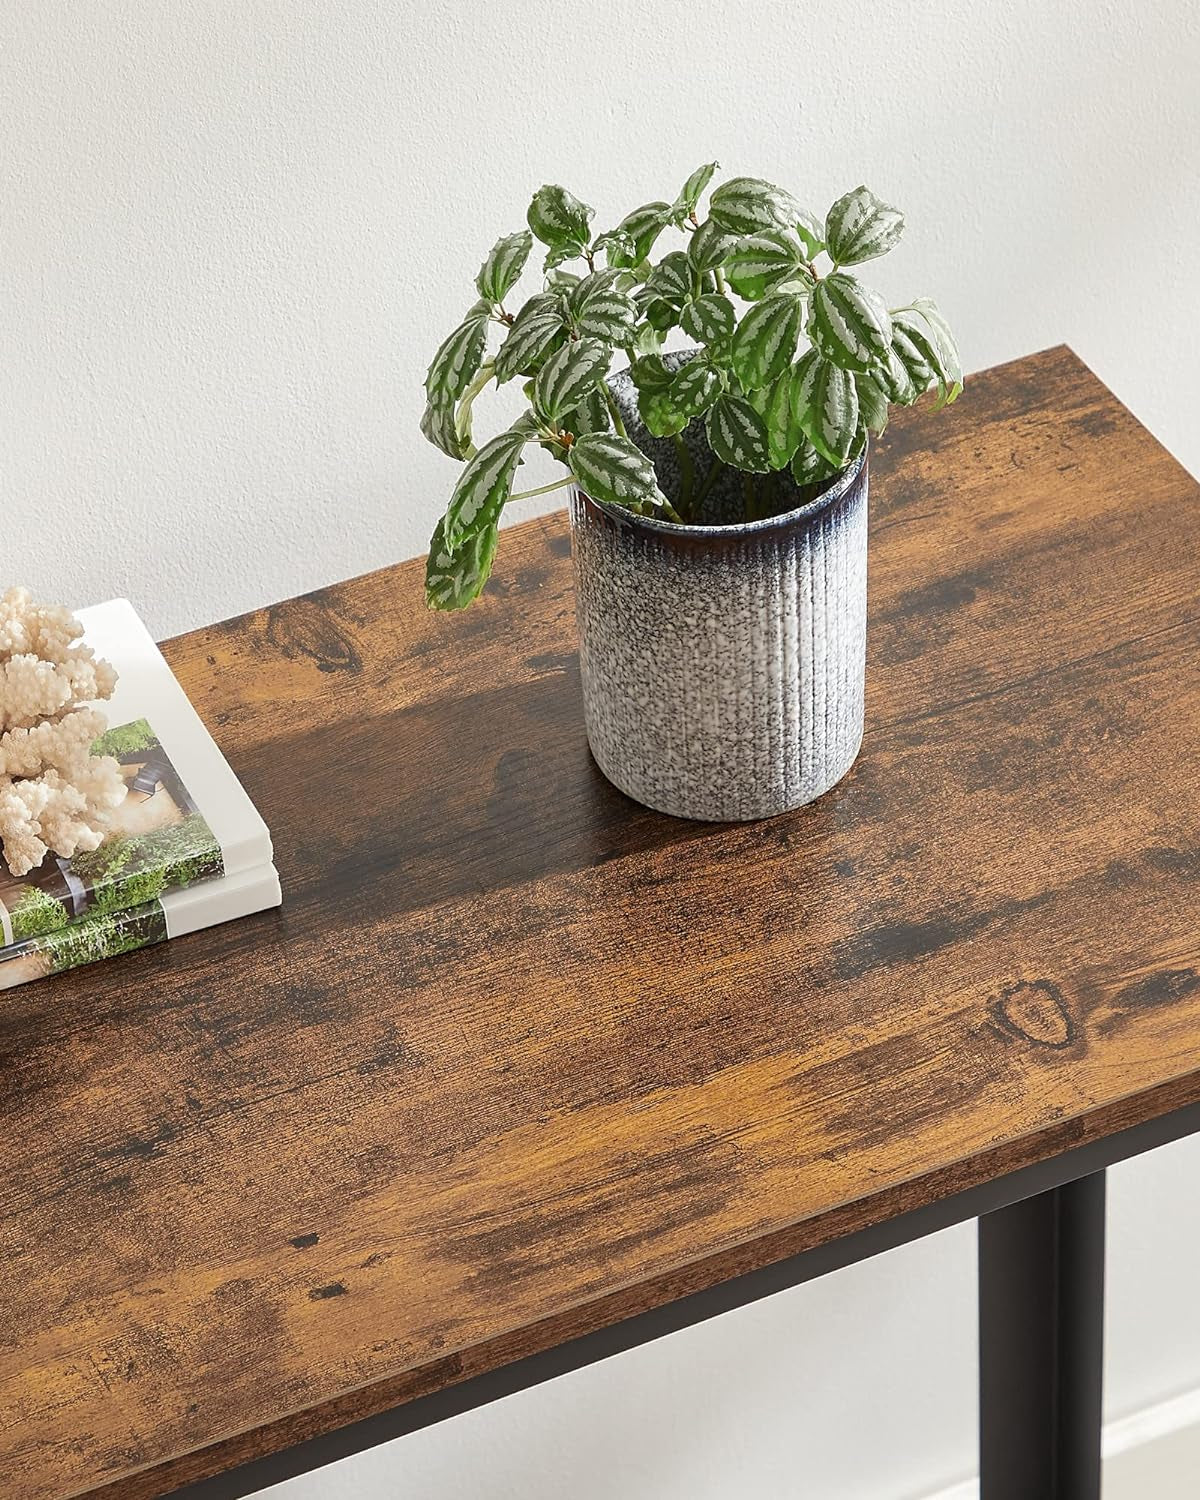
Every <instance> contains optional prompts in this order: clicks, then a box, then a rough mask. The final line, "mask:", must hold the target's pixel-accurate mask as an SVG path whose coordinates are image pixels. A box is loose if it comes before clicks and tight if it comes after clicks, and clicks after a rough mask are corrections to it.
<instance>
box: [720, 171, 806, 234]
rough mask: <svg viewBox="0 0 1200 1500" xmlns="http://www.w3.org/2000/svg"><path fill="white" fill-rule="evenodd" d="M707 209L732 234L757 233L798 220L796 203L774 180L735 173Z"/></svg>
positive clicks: (783, 226) (722, 186)
mask: <svg viewBox="0 0 1200 1500" xmlns="http://www.w3.org/2000/svg"><path fill="white" fill-rule="evenodd" d="M708 212H709V215H710V217H712V218H714V219H715V220H716V221H717V223H718V224H719V225H720V226H721V228H722V229H726V230H728V231H729V233H730V234H757V233H758V232H759V231H760V230H762V229H786V228H787V227H788V225H789V224H792V223H793V222H794V221H795V218H796V204H795V202H794V200H793V199H792V196H791V194H790V193H785V192H784V191H783V189H782V188H778V187H776V186H775V185H774V183H771V182H763V181H762V180H761V178H758V177H732V178H730V180H729V181H728V182H723V183H722V184H721V186H720V187H719V188H717V189H716V191H715V192H714V193H713V195H712V197H711V198H710V199H709V200H708Z"/></svg>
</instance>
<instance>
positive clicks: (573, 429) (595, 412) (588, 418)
mask: <svg viewBox="0 0 1200 1500" xmlns="http://www.w3.org/2000/svg"><path fill="white" fill-rule="evenodd" d="M562 426H563V430H564V431H566V432H570V433H574V435H575V436H576V437H582V436H583V434H584V433H585V432H609V431H611V429H612V413H611V412H610V411H609V409H608V402H607V401H606V400H605V399H604V394H603V392H602V391H601V390H600V387H599V386H598V385H597V386H593V387H592V389H591V390H590V391H589V392H588V393H587V395H586V396H585V397H584V398H583V400H582V401H581V402H580V403H579V405H578V406H577V407H576V408H575V410H574V411H570V412H568V413H567V415H566V416H565V417H564V418H563V419H562ZM556 456H557V457H561V456H562V450H561V449H558V450H557V452H556Z"/></svg>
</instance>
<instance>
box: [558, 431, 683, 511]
mask: <svg viewBox="0 0 1200 1500" xmlns="http://www.w3.org/2000/svg"><path fill="white" fill-rule="evenodd" d="M567 461H568V463H569V464H570V466H571V473H572V474H574V476H575V478H576V480H577V481H578V483H579V487H580V488H581V489H582V490H583V492H584V493H585V494H586V495H590V496H591V498H592V499H593V500H607V501H609V502H610V503H611V504H613V505H624V506H628V507H630V508H631V509H633V508H637V509H640V508H642V507H647V506H648V507H657V506H660V505H662V504H664V503H665V499H666V497H665V496H664V495H663V493H662V491H661V490H660V489H659V487H658V480H657V477H656V476H655V473H654V465H653V464H652V463H651V462H650V460H649V459H648V458H647V457H646V455H645V454H644V453H643V452H642V450H641V449H640V448H637V447H635V446H634V445H633V443H631V442H630V441H629V439H628V438H623V437H620V436H619V435H618V434H617V433H615V432H597V433H589V434H587V435H586V436H585V437H581V438H580V439H579V441H578V442H576V443H572V445H571V448H570V450H569V452H568V454H567Z"/></svg>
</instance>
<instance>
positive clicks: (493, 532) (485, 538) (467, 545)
mask: <svg viewBox="0 0 1200 1500" xmlns="http://www.w3.org/2000/svg"><path fill="white" fill-rule="evenodd" d="M445 527H446V519H445V517H444V516H443V518H442V519H441V520H440V521H439V522H438V523H437V529H436V530H435V531H434V533H433V540H432V541H431V542H430V544H429V561H428V563H427V564H426V568H425V600H426V603H427V604H428V605H429V607H430V609H465V608H466V607H467V605H468V604H470V603H471V601H472V600H474V599H477V598H478V597H479V594H480V591H481V590H482V589H483V586H484V584H485V583H486V582H487V581H488V575H489V574H490V573H491V571H492V560H493V559H494V558H495V556H496V542H497V539H498V532H497V527H498V518H496V519H493V520H492V521H491V522H490V523H488V524H487V525H484V526H480V527H479V528H478V529H477V530H476V531H474V532H472V533H471V535H470V536H469V537H467V538H466V540H465V541H464V542H463V543H462V545H461V546H459V547H455V548H451V547H449V546H447V544H446V537H445Z"/></svg>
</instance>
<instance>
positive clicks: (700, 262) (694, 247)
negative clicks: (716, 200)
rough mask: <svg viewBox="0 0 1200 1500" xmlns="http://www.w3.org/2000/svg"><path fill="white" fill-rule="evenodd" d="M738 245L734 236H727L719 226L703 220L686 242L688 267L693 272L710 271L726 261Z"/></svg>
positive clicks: (708, 220)
mask: <svg viewBox="0 0 1200 1500" xmlns="http://www.w3.org/2000/svg"><path fill="white" fill-rule="evenodd" d="M739 243H740V242H739V240H738V237H737V235H736V234H729V233H727V231H726V230H724V229H722V228H721V227H720V225H719V224H714V223H713V221H712V220H711V219H705V221H704V223H703V224H701V226H700V228H699V229H697V230H696V232H695V233H694V234H693V235H692V237H691V239H690V240H688V248H687V259H688V265H689V266H691V268H692V270H693V271H711V270H712V269H713V268H714V266H719V265H721V264H722V263H723V262H724V261H726V260H728V259H729V257H730V255H732V254H733V252H734V250H736V249H737V247H738V244H739Z"/></svg>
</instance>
